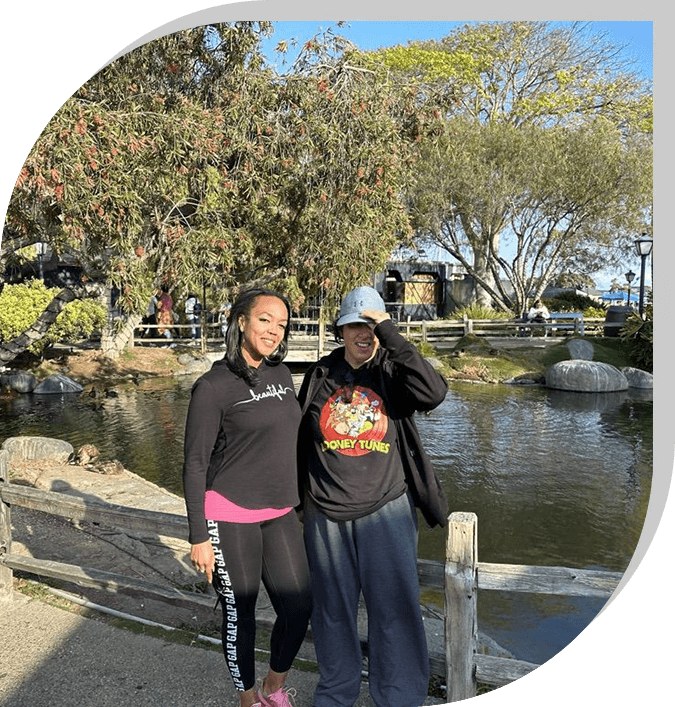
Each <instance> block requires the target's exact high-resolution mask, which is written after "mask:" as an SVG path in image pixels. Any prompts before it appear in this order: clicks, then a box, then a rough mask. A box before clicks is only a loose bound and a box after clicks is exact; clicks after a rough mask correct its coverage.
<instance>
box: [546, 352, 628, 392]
mask: <svg viewBox="0 0 675 707" xmlns="http://www.w3.org/2000/svg"><path fill="white" fill-rule="evenodd" d="M546 385H547V387H549V388H555V389H556V390H572V391H576V392H578V393H609V392H613V391H617V390H627V389H628V381H627V380H626V376H624V374H623V373H621V371H620V370H619V369H618V368H615V367H614V366H611V365H610V364H608V363H601V362H600V361H583V360H581V359H576V360H573V361H559V362H558V363H554V364H553V365H552V366H551V367H550V368H549V369H548V370H547V371H546Z"/></svg>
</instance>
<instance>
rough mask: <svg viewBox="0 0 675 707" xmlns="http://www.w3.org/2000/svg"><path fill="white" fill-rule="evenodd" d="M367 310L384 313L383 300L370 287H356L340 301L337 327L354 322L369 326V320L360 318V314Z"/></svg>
mask: <svg viewBox="0 0 675 707" xmlns="http://www.w3.org/2000/svg"><path fill="white" fill-rule="evenodd" d="M367 309H374V310H377V311H379V312H384V311H385V308H384V300H383V299H382V297H380V295H379V294H378V292H377V290H374V289H373V288H372V287H357V288H356V289H354V290H352V291H351V292H350V293H349V294H348V295H347V296H346V297H345V298H344V299H343V300H342V304H341V305H340V317H339V319H338V320H337V326H343V325H344V324H354V323H356V322H363V323H364V324H370V323H371V322H370V320H368V319H364V318H363V317H362V316H361V312H363V311H364V310H367Z"/></svg>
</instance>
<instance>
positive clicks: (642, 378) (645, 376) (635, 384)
mask: <svg viewBox="0 0 675 707" xmlns="http://www.w3.org/2000/svg"><path fill="white" fill-rule="evenodd" d="M621 373H623V374H624V376H626V380H627V381H628V385H629V386H630V387H631V388H642V389H645V390H652V389H653V388H654V374H653V373H649V371H643V370H641V369H639V368H632V367H630V366H626V367H625V368H622V369H621Z"/></svg>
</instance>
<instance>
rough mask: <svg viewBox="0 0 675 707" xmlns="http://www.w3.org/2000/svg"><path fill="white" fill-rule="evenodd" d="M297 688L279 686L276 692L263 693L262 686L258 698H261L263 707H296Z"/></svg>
mask: <svg viewBox="0 0 675 707" xmlns="http://www.w3.org/2000/svg"><path fill="white" fill-rule="evenodd" d="M295 695H296V692H295V688H292V687H291V688H290V689H288V690H287V689H286V688H284V687H281V688H279V689H278V690H277V691H276V692H273V693H272V694H271V695H267V697H265V695H263V692H262V688H261V689H260V691H259V692H258V699H259V700H260V702H261V704H262V707H295Z"/></svg>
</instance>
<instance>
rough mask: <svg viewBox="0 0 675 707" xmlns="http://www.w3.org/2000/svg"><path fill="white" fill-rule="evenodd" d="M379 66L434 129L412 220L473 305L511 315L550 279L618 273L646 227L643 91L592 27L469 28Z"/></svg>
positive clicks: (648, 179) (646, 88)
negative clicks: (428, 115) (408, 89)
mask: <svg viewBox="0 0 675 707" xmlns="http://www.w3.org/2000/svg"><path fill="white" fill-rule="evenodd" d="M434 54H436V55H437V56H434ZM377 56H378V57H379V58H380V59H381V60H382V61H383V62H384V63H385V64H386V65H387V66H388V67H389V68H390V69H391V70H392V71H393V72H395V73H396V74H397V75H399V76H402V77H405V78H407V79H411V78H413V79H415V80H416V81H417V84H416V86H417V93H416V97H417V100H418V101H420V102H423V103H424V105H425V108H426V109H427V110H430V111H431V112H432V113H435V114H436V115H438V116H439V119H440V121H441V122H442V123H443V126H442V127H441V128H440V129H439V130H436V131H435V132H434V133H431V134H430V135H429V136H428V139H426V140H422V141H420V143H419V147H420V150H419V155H418V160H419V162H418V164H417V165H416V167H415V170H414V173H415V178H414V180H413V183H412V185H411V188H410V192H409V205H410V211H411V221H412V223H413V227H414V228H415V231H416V234H417V235H418V236H419V237H420V238H424V239H426V240H429V239H431V240H432V241H433V242H435V243H436V244H437V245H438V246H440V247H441V248H443V249H444V250H446V251H447V252H448V253H449V254H450V255H452V257H453V258H455V259H456V260H457V261H458V262H459V263H460V264H461V265H462V266H463V267H464V268H465V270H466V271H467V272H468V273H469V274H470V275H471V276H472V277H473V278H474V280H475V281H476V283H477V286H478V288H477V293H476V295H477V297H478V299H479V301H480V302H481V303H484V304H485V303H489V302H491V301H492V302H494V303H495V304H496V306H499V307H501V308H504V309H507V308H512V309H515V310H516V311H518V312H520V311H522V310H523V309H524V307H525V303H526V302H527V300H528V299H529V298H530V296H531V293H532V292H536V295H537V296H540V295H541V292H543V290H544V288H545V287H546V285H547V284H548V282H549V281H550V280H551V279H552V278H553V277H554V276H555V274H556V273H559V272H561V271H573V272H578V273H593V272H596V271H597V270H599V269H601V268H602V267H605V266H607V265H609V264H613V263H614V261H615V260H616V257H617V254H619V253H623V252H626V251H625V250H624V249H623V246H625V247H626V248H628V247H630V241H631V239H632V238H633V234H635V233H639V232H641V230H647V227H646V223H645V216H646V214H648V213H649V211H650V208H651V203H652V174H651V172H652V144H651V119H652V102H653V99H652V91H651V86H650V85H649V84H648V83H647V82H645V81H642V80H641V79H640V78H639V77H638V76H637V75H636V73H635V72H634V70H632V67H631V66H630V64H627V63H626V62H623V61H622V60H621V59H620V54H619V53H618V52H617V51H616V47H613V46H612V45H611V44H610V43H609V42H607V41H606V39H605V38H604V37H603V36H594V35H592V34H591V33H589V31H588V26H587V25H584V24H583V23H573V24H571V25H569V26H567V27H560V26H557V25H555V24H553V23H548V22H484V23H473V24H470V25H464V26H462V27H460V28H458V29H457V30H455V31H454V32H452V33H451V34H450V35H449V36H448V37H445V38H443V39H442V40H440V41H428V42H424V43H419V42H416V43H409V44H408V45H407V46H406V47H396V48H391V49H386V50H380V51H379V52H378V53H377ZM532 77H536V80H533V79H532ZM507 240H508V241H510V242H511V245H513V246H514V247H513V248H512V249H511V250H512V252H513V253H515V256H514V257H513V258H512V259H506V258H505V257H503V248H502V245H503V242H506V241H507ZM622 244H623V245H622ZM506 281H510V284H511V286H512V287H511V288H509V290H510V291H507V289H506V288H505V287H504V286H503V285H502V282H506Z"/></svg>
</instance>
